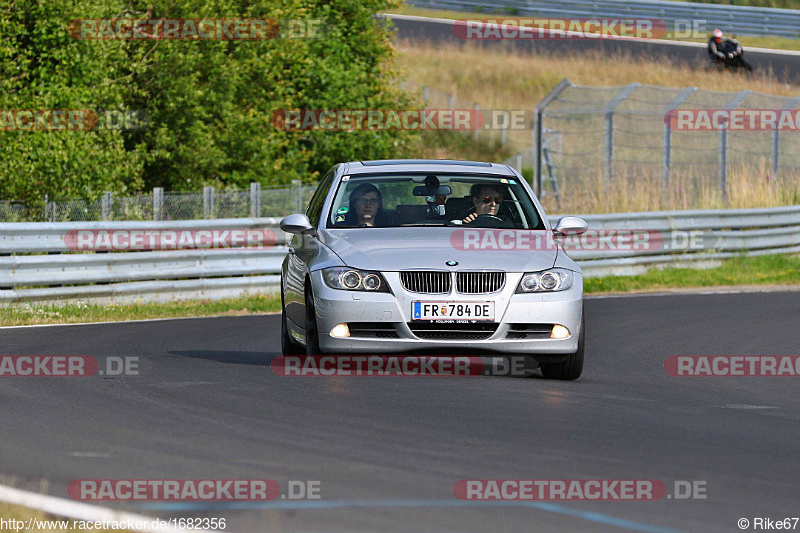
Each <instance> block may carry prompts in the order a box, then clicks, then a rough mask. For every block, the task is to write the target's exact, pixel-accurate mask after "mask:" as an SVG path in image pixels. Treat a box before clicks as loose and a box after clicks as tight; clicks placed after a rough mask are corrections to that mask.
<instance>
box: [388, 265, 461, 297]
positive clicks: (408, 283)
mask: <svg viewBox="0 0 800 533" xmlns="http://www.w3.org/2000/svg"><path fill="white" fill-rule="evenodd" d="M400 283H402V284H403V287H404V288H405V289H406V290H407V291H409V292H421V293H425V294H447V293H449V292H450V272H443V271H438V270H403V271H401V272H400Z"/></svg>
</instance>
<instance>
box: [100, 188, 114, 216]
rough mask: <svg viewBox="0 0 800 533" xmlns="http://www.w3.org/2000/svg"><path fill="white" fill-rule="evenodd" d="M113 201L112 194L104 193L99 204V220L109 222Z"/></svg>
mask: <svg viewBox="0 0 800 533" xmlns="http://www.w3.org/2000/svg"><path fill="white" fill-rule="evenodd" d="M113 201H114V193H112V192H110V191H105V192H104V193H103V199H102V201H101V203H100V220H111V204H112V202H113Z"/></svg>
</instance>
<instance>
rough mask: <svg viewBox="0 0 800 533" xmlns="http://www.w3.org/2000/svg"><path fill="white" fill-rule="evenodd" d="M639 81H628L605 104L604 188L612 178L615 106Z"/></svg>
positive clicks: (637, 85) (623, 99)
mask: <svg viewBox="0 0 800 533" xmlns="http://www.w3.org/2000/svg"><path fill="white" fill-rule="evenodd" d="M640 86H641V83H629V84H628V85H626V86H625V87H623V89H622V90H621V91H620V92H618V93H617V95H616V96H614V98H612V99H611V101H610V102H609V103H608V105H607V106H606V135H605V150H604V153H605V157H606V169H605V177H606V179H605V182H604V183H603V186H604V188H605V185H606V183H611V180H612V179H613V178H614V111H616V110H617V107H619V105H620V104H621V103H622V102H624V101H625V99H626V98H627V97H628V96H630V94H631V93H632V92H633V91H634V90H636V88H637V87H640Z"/></svg>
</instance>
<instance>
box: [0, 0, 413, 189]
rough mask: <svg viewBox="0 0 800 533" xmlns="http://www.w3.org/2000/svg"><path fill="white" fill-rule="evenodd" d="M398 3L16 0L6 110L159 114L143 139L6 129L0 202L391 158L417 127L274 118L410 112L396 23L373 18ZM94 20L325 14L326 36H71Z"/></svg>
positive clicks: (285, 177)
mask: <svg viewBox="0 0 800 533" xmlns="http://www.w3.org/2000/svg"><path fill="white" fill-rule="evenodd" d="M396 4H397V1H396V0H331V1H324V2H323V1H321V0H320V1H308V0H305V1H301V0H282V1H280V2H277V1H266V0H263V1H261V2H252V1H251V0H232V1H227V0H208V1H199V0H150V1H148V2H147V3H145V2H142V1H134V2H131V3H127V2H125V3H123V2H118V3H117V2H104V1H102V0H60V1H59V2H39V1H37V0H17V1H16V2H13V3H11V5H10V6H8V5H6V6H4V7H0V35H3V39H2V41H0V110H1V109H85V108H89V109H130V110H143V111H144V112H145V113H146V115H147V117H148V126H147V127H146V128H144V129H141V130H137V131H109V130H103V131H92V132H78V131H58V132H55V131H51V132H41V131H0V153H2V155H3V160H4V161H5V164H4V165H2V167H0V199H14V200H25V201H28V202H29V203H35V202H41V201H42V200H43V198H44V195H45V194H48V195H49V197H50V199H59V198H64V197H67V196H71V197H76V196H80V197H87V198H97V197H99V195H101V194H102V191H104V190H112V191H114V192H115V193H117V194H124V193H126V192H132V191H134V190H142V189H144V190H147V189H150V188H152V187H155V186H159V187H164V188H166V189H168V190H170V189H171V190H197V189H199V188H201V187H202V186H203V185H214V186H216V187H220V188H222V187H226V186H228V187H240V188H246V187H247V184H248V183H249V182H251V181H258V182H261V183H262V184H264V185H269V184H280V183H289V182H291V180H293V179H302V180H304V181H307V182H308V181H316V180H318V179H319V177H320V175H321V174H322V173H324V172H325V171H326V170H327V169H328V168H329V167H330V166H331V165H333V164H334V163H336V162H338V161H342V160H350V159H368V158H385V157H393V156H395V155H396V154H398V153H401V152H402V151H404V150H405V148H406V147H407V146H408V145H409V143H410V142H412V141H413V139H414V135H413V134H412V133H409V132H368V131H354V132H328V131H304V132H284V131H279V130H278V129H276V128H275V127H274V126H273V125H272V123H271V117H272V114H273V112H274V111H276V110H282V109H402V108H407V107H410V106H411V104H412V102H411V100H410V99H409V98H408V97H407V96H406V95H405V93H403V92H401V91H400V90H399V89H397V88H395V87H394V86H393V84H392V80H393V79H394V78H396V76H397V73H396V72H395V71H394V69H393V57H394V50H393V47H392V43H391V33H390V32H391V28H390V27H389V26H388V25H387V24H386V23H383V22H380V23H379V22H378V21H376V19H375V18H374V14H375V13H376V12H378V11H383V10H386V9H389V8H391V7H394V6H396ZM145 6H146V7H145ZM87 18H91V19H97V18H131V19H144V18H147V19H159V18H169V19H179V18H251V19H252V18H269V19H277V20H298V19H305V20H315V19H317V20H320V21H321V28H322V29H323V32H322V36H321V37H320V38H314V39H304V38H286V39H285V38H278V39H271V40H164V39H157V40H150V39H135V40H76V39H73V38H72V37H70V36H69V34H68V23H69V21H71V20H73V19H87ZM0 129H2V126H0Z"/></svg>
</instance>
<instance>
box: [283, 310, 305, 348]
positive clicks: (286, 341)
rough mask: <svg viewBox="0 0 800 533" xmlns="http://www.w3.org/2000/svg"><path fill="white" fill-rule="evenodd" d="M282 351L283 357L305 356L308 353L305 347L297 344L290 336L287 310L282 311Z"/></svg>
mask: <svg viewBox="0 0 800 533" xmlns="http://www.w3.org/2000/svg"><path fill="white" fill-rule="evenodd" d="M281 351H282V352H283V355H303V354H305V353H306V351H305V350H304V349H303V347H302V346H298V345H297V344H295V343H294V341H293V340H292V338H291V336H290V335H289V326H288V325H287V324H286V309H281Z"/></svg>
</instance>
